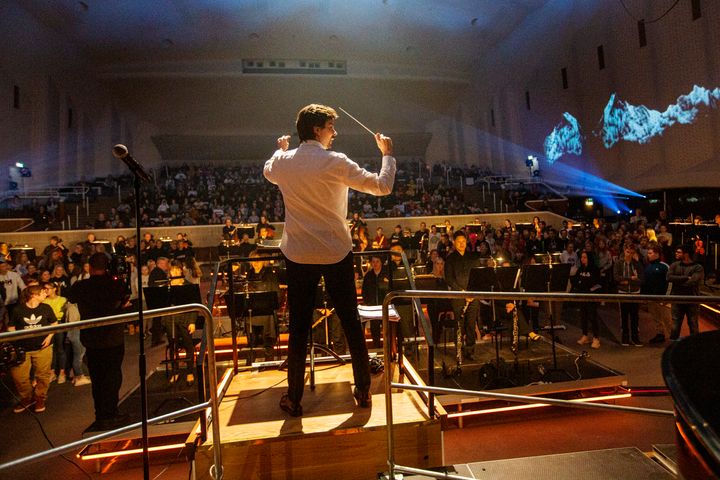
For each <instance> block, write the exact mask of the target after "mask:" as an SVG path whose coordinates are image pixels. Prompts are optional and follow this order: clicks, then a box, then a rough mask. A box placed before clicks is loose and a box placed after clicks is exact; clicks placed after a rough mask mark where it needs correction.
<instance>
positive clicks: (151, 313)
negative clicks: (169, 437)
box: [0, 303, 223, 480]
mask: <svg viewBox="0 0 720 480" xmlns="http://www.w3.org/2000/svg"><path fill="white" fill-rule="evenodd" d="M191 312H197V313H199V314H201V315H202V316H203V318H204V320H205V327H204V333H205V339H206V343H207V349H208V382H209V384H210V401H209V402H207V401H206V402H203V403H199V404H196V405H194V406H192V407H188V408H186V409H182V410H177V411H173V412H170V413H168V414H166V415H162V416H160V417H156V418H154V419H148V420H147V423H148V424H150V423H151V421H152V423H158V422H162V421H165V420H169V419H171V418H176V417H177V416H183V415H187V414H188V413H193V412H196V411H201V410H204V409H205V408H207V407H208V404H209V406H210V410H211V415H212V416H211V423H212V432H213V454H214V465H213V468H214V469H211V472H210V476H211V477H212V478H215V479H216V480H221V479H222V477H223V468H222V453H221V448H222V444H221V442H220V425H219V422H218V398H217V388H216V386H217V368H216V365H215V342H214V339H213V332H214V330H215V329H214V323H213V316H212V313H211V312H210V310H209V309H208V308H207V307H206V306H205V305H202V304H199V303H192V304H187V305H177V306H172V307H164V308H157V309H154V310H145V311H143V315H147V316H148V318H149V317H166V316H170V315H177V314H181V313H191ZM137 318H138V312H131V313H122V314H118V315H110V316H107V317H100V318H94V319H89V320H80V321H78V322H68V323H60V324H57V325H50V326H47V327H40V328H33V329H23V330H17V331H13V332H4V333H0V342H4V341H17V340H23V339H26V338H32V337H36V336H40V335H48V334H50V333H59V332H64V331H66V330H74V329H76V328H79V329H85V328H95V327H104V326H109V325H116V324H120V323H127V322H129V321H134V320H136V319H137ZM188 410H192V411H188ZM141 425H142V422H140V423H135V424H133V425H128V426H125V427H121V428H118V429H115V430H110V431H108V432H104V433H102V434H100V435H96V436H93V437H90V438H86V439H82V440H79V441H76V442H72V443H69V444H66V445H60V446H58V447H55V448H53V449H50V450H45V451H42V452H39V453H35V454H32V455H28V456H25V457H21V458H18V459H15V460H12V461H10V462H7V463H4V464H0V471H3V470H5V469H8V468H11V467H15V466H18V465H23V464H26V463H30V462H36V461H39V460H43V459H45V458H49V457H54V456H57V455H60V454H61V453H65V452H67V451H70V450H72V449H75V448H78V447H82V446H86V445H89V444H91V443H94V442H96V441H98V440H102V439H105V438H109V437H113V436H115V435H118V434H120V433H124V432H128V431H131V430H135V429H136V428H138V426H141ZM213 471H214V472H215V473H214V474H213Z"/></svg>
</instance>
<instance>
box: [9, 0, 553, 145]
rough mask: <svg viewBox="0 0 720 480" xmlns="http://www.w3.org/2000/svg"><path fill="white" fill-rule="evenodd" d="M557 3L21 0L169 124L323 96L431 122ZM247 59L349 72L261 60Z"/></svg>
mask: <svg viewBox="0 0 720 480" xmlns="http://www.w3.org/2000/svg"><path fill="white" fill-rule="evenodd" d="M548 3H557V0H556V1H555V2H550V1H548V0H502V1H497V0H473V1H467V0H466V1H460V0H450V1H444V2H440V1H437V0H372V1H369V0H251V1H249V0H125V1H107V0H83V1H77V0H54V1H50V2H49V1H47V0H18V4H19V5H21V6H22V8H24V9H25V10H26V11H28V12H29V13H30V14H31V15H32V16H33V17H35V18H36V19H37V20H38V21H39V22H40V23H41V24H43V25H44V26H46V27H48V28H49V29H51V30H53V31H55V32H57V33H58V34H60V35H61V36H62V37H63V38H65V39H67V41H68V42H69V43H70V44H72V45H73V46H74V47H76V48H77V51H78V52H79V55H80V56H81V57H82V58H83V59H84V61H86V64H87V66H88V69H89V71H90V72H92V74H93V75H96V76H97V78H98V79H99V80H100V81H101V82H102V83H103V84H104V85H105V86H106V87H108V88H109V89H110V91H111V92H112V95H113V98H114V99H115V100H116V101H117V102H118V104H119V106H120V107H121V108H123V109H125V110H128V111H131V112H133V113H136V114H138V116H140V117H141V118H143V119H145V120H147V121H149V122H151V123H152V124H153V125H155V126H156V127H157V128H158V129H159V131H160V133H161V134H167V135H183V134H184V135H192V134H197V133H201V134H217V135H226V134H237V133H238V132H243V134H250V135H252V134H267V133H269V132H270V131H274V130H275V129H279V128H284V127H288V128H289V127H291V126H292V120H293V119H292V118H291V117H292V113H291V112H295V111H296V110H297V107H298V106H300V105H302V104H305V103H308V102H312V101H319V102H326V103H329V104H332V105H340V106H343V107H344V108H346V109H348V110H349V111H350V112H353V111H354V112H356V113H357V115H358V116H361V117H363V118H365V119H366V121H367V122H368V123H369V124H370V125H369V126H370V127H371V128H373V129H377V130H380V129H383V130H385V131H390V132H392V131H393V130H395V131H404V132H422V131H425V127H426V125H427V124H428V123H429V122H432V121H433V120H434V119H437V118H438V117H440V116H442V115H453V114H454V112H453V111H448V110H449V109H450V108H451V107H452V105H454V104H456V101H457V99H458V98H461V96H462V95H464V94H465V93H466V90H467V87H468V86H469V85H470V83H471V81H472V78H473V75H474V73H475V70H476V69H477V66H478V64H479V62H480V61H481V59H482V58H483V56H484V55H486V54H487V53H488V52H491V51H493V49H494V48H496V46H497V45H499V44H500V43H501V42H503V40H505V39H506V38H507V37H508V36H509V35H511V34H512V33H513V32H514V31H515V30H516V29H518V28H519V27H520V26H521V25H523V24H524V23H527V22H532V21H533V16H534V15H537V14H538V12H540V11H541V10H542V9H543V7H544V6H546V4H548ZM29 47H30V46H27V45H26V46H25V47H24V48H29ZM248 61H253V62H254V63H253V64H254V65H257V62H262V64H263V65H265V66H268V65H269V64H270V62H271V61H272V62H275V65H278V64H279V62H286V63H287V64H288V65H290V64H294V65H299V62H318V64H320V65H319V66H322V67H327V66H328V64H330V65H333V66H341V67H342V70H343V73H340V74H328V75H325V74H309V75H303V74H297V73H294V74H287V73H283V72H282V71H279V72H278V73H262V74H252V73H247V72H244V71H243V67H244V66H247V62H248ZM305 65H307V64H305ZM280 115H281V116H282V121H279V120H278V116H280ZM342 127H344V128H345V129H346V131H351V132H356V133H359V130H358V129H359V127H357V126H355V125H350V122H347V123H345V122H343V124H342Z"/></svg>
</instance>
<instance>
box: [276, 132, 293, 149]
mask: <svg viewBox="0 0 720 480" xmlns="http://www.w3.org/2000/svg"><path fill="white" fill-rule="evenodd" d="M277 144H278V148H279V149H280V150H282V151H283V152H284V151H286V150H287V149H288V148H289V147H290V135H283V136H282V137H280V138H278V139H277Z"/></svg>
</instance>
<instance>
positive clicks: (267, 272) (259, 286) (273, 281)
mask: <svg viewBox="0 0 720 480" xmlns="http://www.w3.org/2000/svg"><path fill="white" fill-rule="evenodd" d="M259 256H260V252H258V251H257V250H253V251H252V252H250V257H251V258H254V257H259ZM247 280H248V292H250V294H252V292H261V291H262V292H278V294H279V292H280V281H279V278H278V275H277V272H275V270H274V269H273V268H272V266H271V265H270V262H267V261H262V260H257V261H252V262H250V270H249V271H248V273H247ZM250 325H251V330H252V332H251V334H250V335H249V337H250V347H251V348H252V347H255V346H256V345H258V344H259V339H261V338H262V344H263V348H264V349H265V361H270V360H273V358H274V352H273V346H274V345H275V339H276V338H277V333H276V328H275V315H274V314H267V313H262V314H261V315H256V314H253V315H252V317H251V319H250Z"/></svg>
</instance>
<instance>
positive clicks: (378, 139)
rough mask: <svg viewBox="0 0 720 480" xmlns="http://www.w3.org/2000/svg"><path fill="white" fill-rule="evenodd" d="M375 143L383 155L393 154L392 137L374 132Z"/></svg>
mask: <svg viewBox="0 0 720 480" xmlns="http://www.w3.org/2000/svg"><path fill="white" fill-rule="evenodd" d="M375 143H377V146H378V148H379V149H380V152H382V154H383V156H385V155H392V154H393V143H392V138H390V137H386V136H385V135H383V134H382V133H376V134H375Z"/></svg>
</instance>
